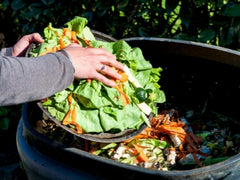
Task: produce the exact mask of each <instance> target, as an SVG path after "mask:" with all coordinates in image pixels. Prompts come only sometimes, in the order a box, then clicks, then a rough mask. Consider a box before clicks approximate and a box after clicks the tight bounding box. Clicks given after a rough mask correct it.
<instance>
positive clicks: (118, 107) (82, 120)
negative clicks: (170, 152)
mask: <svg viewBox="0 0 240 180" xmlns="http://www.w3.org/2000/svg"><path fill="white" fill-rule="evenodd" d="M86 24H87V20H86V19H84V18H80V17H75V18H74V19H73V20H71V21H70V22H67V23H66V25H67V28H69V29H70V30H71V31H76V33H77V38H78V41H79V43H80V44H82V46H85V45H86V44H84V43H82V42H83V41H84V40H89V42H90V44H91V46H92V47H97V48H99V47H101V48H104V49H106V50H108V51H109V52H110V53H112V54H114V55H115V56H116V57H117V59H118V61H120V62H121V63H122V64H126V65H127V66H128V67H129V68H130V70H131V71H132V74H133V75H134V76H135V77H136V79H137V80H138V81H139V83H140V84H141V85H142V86H143V88H145V89H149V90H151V93H150V95H149V98H148V102H147V103H148V105H149V106H150V107H151V108H152V109H153V113H154V114H157V111H158V109H157V107H156V106H154V104H155V103H163V102H164V101H165V94H164V92H163V91H162V90H160V85H158V81H159V79H160V78H159V76H160V72H161V71H162V68H160V67H158V68H153V67H152V65H151V63H150V62H149V61H147V60H145V58H144V56H143V54H142V51H141V49H140V48H131V47H130V46H129V45H128V44H127V43H126V42H125V41H123V40H120V41H117V42H103V41H98V40H95V38H94V35H93V34H92V32H91V31H90V29H89V28H88V27H87V26H86ZM62 31H63V30H62V28H54V27H52V25H51V23H50V24H49V26H48V27H46V28H45V29H44V35H45V40H44V43H43V44H42V46H41V49H40V50H39V53H42V52H43V51H44V48H46V47H50V48H52V47H54V46H56V45H58V43H59V35H58V34H61V33H62ZM63 40H64V43H65V44H66V45H68V44H70V43H71V42H70V40H69V39H68V38H65V37H64V39H63ZM124 92H125V93H126V94H127V95H128V97H129V98H130V102H131V103H130V104H128V105H126V106H124V104H123V103H122V101H121V99H120V98H119V97H120V94H119V92H118V90H117V89H115V88H110V87H108V86H105V85H104V84H102V83H101V82H99V81H95V80H92V81H91V82H87V81H86V80H79V81H77V80H76V81H74V82H73V84H72V85H71V86H70V87H69V88H67V89H65V90H64V91H62V92H58V93H56V94H55V95H53V96H52V97H50V98H49V100H48V101H46V102H44V103H43V105H44V107H45V108H47V109H48V111H49V112H50V114H51V115H52V116H54V117H55V118H56V119H58V120H59V121H62V120H63V119H64V117H65V115H66V113H67V112H68V111H69V109H70V108H71V107H69V102H68V96H69V95H70V94H71V93H72V98H73V99H72V104H73V105H74V107H75V108H76V111H77V123H78V124H79V125H80V126H81V127H82V129H83V131H84V132H86V133H100V132H112V133H115V132H120V131H123V130H125V129H130V128H131V129H138V128H139V127H140V126H141V125H142V124H143V123H144V122H145V121H146V117H143V115H142V112H141V111H140V110H139V108H138V107H137V106H136V104H135V103H137V101H138V100H137V99H138V98H137V97H136V95H135V94H134V92H135V88H134V86H132V85H131V83H129V82H125V83H124Z"/></svg>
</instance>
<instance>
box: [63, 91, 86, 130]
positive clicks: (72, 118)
mask: <svg viewBox="0 0 240 180" xmlns="http://www.w3.org/2000/svg"><path fill="white" fill-rule="evenodd" d="M68 104H69V110H68V112H67V114H66V116H65V117H64V119H63V121H62V124H63V125H68V124H72V125H74V126H75V128H76V129H77V130H76V133H81V134H82V133H83V129H82V127H81V126H80V125H79V124H78V123H77V110H76V106H75V107H73V108H72V93H70V94H69V96H68Z"/></svg>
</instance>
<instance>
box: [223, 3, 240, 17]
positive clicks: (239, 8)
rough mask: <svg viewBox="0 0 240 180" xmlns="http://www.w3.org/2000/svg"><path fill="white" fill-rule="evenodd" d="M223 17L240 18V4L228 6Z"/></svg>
mask: <svg viewBox="0 0 240 180" xmlns="http://www.w3.org/2000/svg"><path fill="white" fill-rule="evenodd" d="M223 16H228V17H239V16H240V4H233V5H231V6H227V7H226V8H225V9H224V11H223Z"/></svg>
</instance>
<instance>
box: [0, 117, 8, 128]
mask: <svg viewBox="0 0 240 180" xmlns="http://www.w3.org/2000/svg"><path fill="white" fill-rule="evenodd" d="M8 128H9V119H8V118H3V119H1V120H0V129H1V130H8Z"/></svg>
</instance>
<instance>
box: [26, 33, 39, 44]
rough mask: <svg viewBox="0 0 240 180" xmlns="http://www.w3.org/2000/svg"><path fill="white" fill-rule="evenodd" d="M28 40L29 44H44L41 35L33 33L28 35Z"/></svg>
mask: <svg viewBox="0 0 240 180" xmlns="http://www.w3.org/2000/svg"><path fill="white" fill-rule="evenodd" d="M26 38H27V41H28V42H36V43H42V42H43V38H42V37H41V35H40V34H39V33H33V34H30V35H27V36H26Z"/></svg>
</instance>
